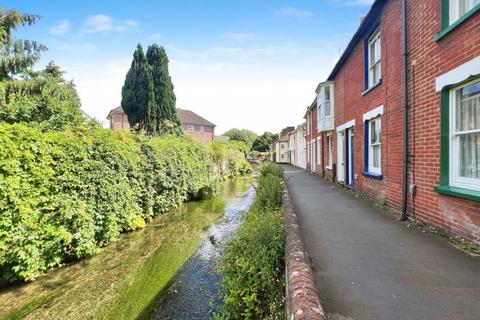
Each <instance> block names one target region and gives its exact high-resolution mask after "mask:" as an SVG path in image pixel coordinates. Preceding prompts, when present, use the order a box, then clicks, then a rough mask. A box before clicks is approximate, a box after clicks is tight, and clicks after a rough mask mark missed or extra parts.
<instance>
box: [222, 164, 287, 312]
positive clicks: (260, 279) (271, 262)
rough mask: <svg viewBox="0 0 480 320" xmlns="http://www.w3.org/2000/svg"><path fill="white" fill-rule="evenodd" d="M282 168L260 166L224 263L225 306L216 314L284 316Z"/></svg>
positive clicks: (223, 290)
mask: <svg viewBox="0 0 480 320" xmlns="http://www.w3.org/2000/svg"><path fill="white" fill-rule="evenodd" d="M282 176H283V170H282V168H281V167H279V166H277V165H273V164H269V165H264V166H263V167H262V168H261V169H260V176H259V179H258V187H257V195H256V198H255V201H254V203H253V204H252V206H251V207H250V209H249V211H248V212H247V213H246V216H245V220H244V222H243V224H242V226H241V227H240V229H239V231H238V233H237V235H236V237H235V238H234V239H233V240H232V241H231V242H229V243H228V244H227V245H226V247H225V256H224V259H223V261H222V262H221V265H220V271H221V274H222V276H223V280H222V295H223V305H222V306H220V308H219V311H218V313H217V314H216V317H215V318H216V319H218V320H220V319H278V320H280V319H284V312H283V310H284V308H283V306H284V292H285V280H284V277H285V267H284V266H285V258H284V256H285V249H284V237H285V236H284V226H283V210H282V191H283V187H282V184H281V180H282Z"/></svg>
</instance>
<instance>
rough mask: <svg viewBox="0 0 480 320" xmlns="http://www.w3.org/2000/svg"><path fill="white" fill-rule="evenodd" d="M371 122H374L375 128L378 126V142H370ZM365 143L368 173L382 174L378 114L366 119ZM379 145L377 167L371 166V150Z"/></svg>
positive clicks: (380, 133) (380, 125)
mask: <svg viewBox="0 0 480 320" xmlns="http://www.w3.org/2000/svg"><path fill="white" fill-rule="evenodd" d="M372 123H375V128H378V142H376V143H374V144H372V142H371V137H370V135H371V132H372V131H371V125H372ZM367 130H368V134H367V138H368V141H367V145H368V168H367V170H368V173H374V174H378V175H381V174H382V118H381V116H380V115H378V116H376V117H375V118H372V119H369V120H368V121H367ZM377 146H378V147H379V155H378V160H379V167H374V166H373V150H374V147H377Z"/></svg>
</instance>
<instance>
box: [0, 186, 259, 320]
mask: <svg viewBox="0 0 480 320" xmlns="http://www.w3.org/2000/svg"><path fill="white" fill-rule="evenodd" d="M251 181H252V180H251V178H250V177H241V178H235V179H232V180H229V181H228V182H226V183H225V186H224V188H223V191H222V192H221V193H220V194H219V195H218V196H217V197H215V198H213V199H209V200H204V201H199V202H190V203H186V204H184V205H183V206H181V207H180V208H179V209H177V210H173V211H172V212H170V213H167V214H164V215H161V216H158V217H156V218H155V219H154V220H153V221H152V222H151V223H150V224H148V225H147V227H146V228H145V229H143V230H140V231H136V232H132V233H128V234H124V235H122V236H121V237H120V238H119V239H118V240H117V241H115V242H114V243H113V244H111V245H109V246H106V247H105V248H103V249H102V252H101V253H99V254H97V255H95V256H93V257H91V258H90V259H84V260H82V261H79V262H76V263H72V264H69V265H66V266H63V267H61V268H57V269H55V270H53V271H51V272H49V273H48V274H47V275H46V276H44V277H42V278H40V279H38V280H36V281H33V282H30V283H26V284H17V285H10V286H7V287H4V288H0V319H69V320H74V319H82V320H83V319H99V318H101V319H115V320H116V319H137V318H138V317H139V316H142V318H145V317H146V318H150V317H151V318H154V319H159V318H161V319H195V317H196V318H197V319H208V318H209V317H210V316H211V310H210V309H209V301H210V298H211V297H214V296H215V293H216V290H217V286H218V283H219V277H218V275H216V274H215V271H214V268H213V267H214V266H215V264H216V262H217V261H218V257H219V254H220V253H219V251H218V244H219V243H221V242H222V241H224V239H226V238H228V236H229V235H231V233H232V232H233V231H234V230H235V229H236V228H237V227H238V225H239V224H240V222H241V216H242V215H241V211H242V210H245V209H247V208H248V206H249V205H250V203H251V202H252V200H253V195H254V190H253V187H251V185H250V183H251ZM210 239H211V241H212V242H213V243H216V245H213V244H212V242H210ZM199 245H200V246H199ZM192 254H193V255H192ZM182 266H183V268H182ZM179 270H180V272H179ZM172 279H173V282H172ZM166 288H168V289H166ZM152 310H153V313H152Z"/></svg>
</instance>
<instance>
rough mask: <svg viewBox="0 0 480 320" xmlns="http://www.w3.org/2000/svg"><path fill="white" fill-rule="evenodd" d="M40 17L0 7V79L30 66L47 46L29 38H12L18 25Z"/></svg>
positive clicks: (29, 22) (33, 21)
mask: <svg viewBox="0 0 480 320" xmlns="http://www.w3.org/2000/svg"><path fill="white" fill-rule="evenodd" d="M39 18H40V17H39V16H37V15H31V14H24V13H20V12H18V11H16V10H6V9H3V8H0V55H1V57H2V58H1V59H0V79H5V78H8V77H10V76H12V75H15V74H19V73H22V72H24V71H26V70H28V69H29V68H30V67H32V66H33V65H34V64H35V63H36V62H37V61H38V60H39V59H40V53H41V52H42V51H45V50H46V49H47V48H46V47H45V46H43V45H42V44H39V43H37V42H35V41H31V40H21V39H14V38H13V35H12V33H13V31H14V30H15V29H16V28H17V27H20V26H24V25H32V24H34V23H35V22H36V21H37V20H38V19H39Z"/></svg>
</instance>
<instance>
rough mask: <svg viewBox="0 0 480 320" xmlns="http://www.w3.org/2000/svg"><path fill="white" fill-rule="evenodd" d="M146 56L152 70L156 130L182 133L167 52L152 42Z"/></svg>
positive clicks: (166, 132)
mask: <svg viewBox="0 0 480 320" xmlns="http://www.w3.org/2000/svg"><path fill="white" fill-rule="evenodd" d="M146 58H147V62H148V64H149V65H150V67H151V70H152V79H153V85H154V92H155V103H156V108H157V109H156V112H155V113H154V114H155V117H156V120H157V121H158V122H157V125H158V131H159V132H160V133H162V134H182V127H181V124H180V121H179V119H178V115H177V108H176V97H175V93H174V91H173V84H172V79H171V77H170V74H169V71H168V62H169V61H168V57H167V53H166V52H165V49H164V48H163V47H161V46H158V45H157V44H153V45H151V46H149V47H148V50H147V55H146Z"/></svg>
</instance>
